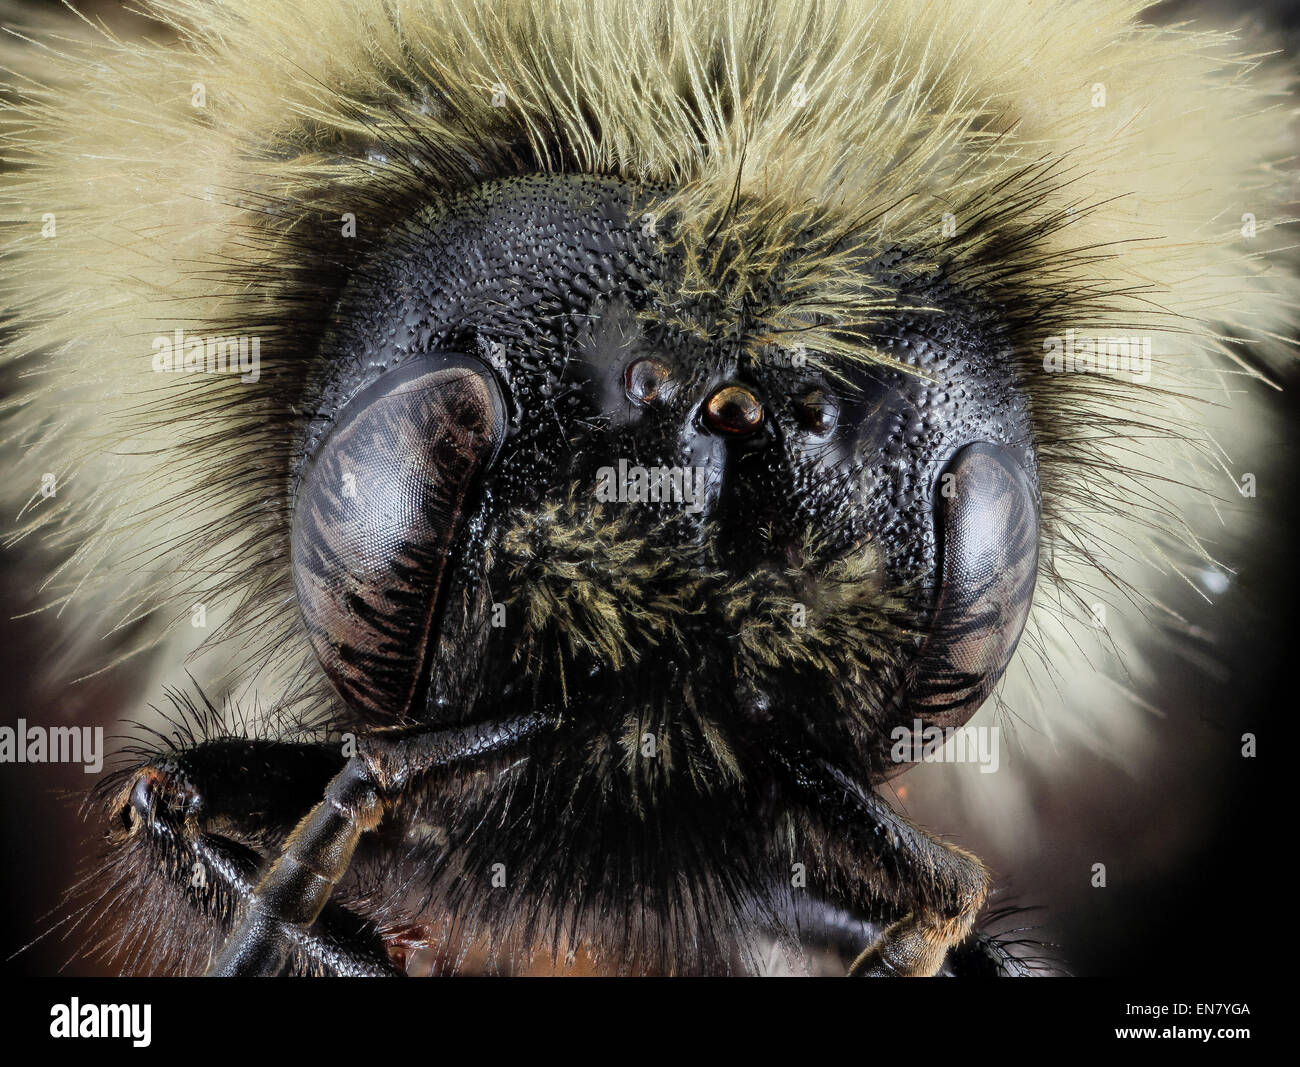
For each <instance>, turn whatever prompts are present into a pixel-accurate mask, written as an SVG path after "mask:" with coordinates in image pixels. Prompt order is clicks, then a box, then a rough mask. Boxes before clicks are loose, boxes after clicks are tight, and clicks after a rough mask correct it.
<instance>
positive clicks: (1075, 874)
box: [0, 0, 1300, 979]
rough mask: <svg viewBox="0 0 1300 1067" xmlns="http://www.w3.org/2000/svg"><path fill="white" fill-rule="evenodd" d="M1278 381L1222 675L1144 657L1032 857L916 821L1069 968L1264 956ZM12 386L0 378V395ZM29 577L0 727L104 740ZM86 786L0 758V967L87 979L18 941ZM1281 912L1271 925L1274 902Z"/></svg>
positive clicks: (66, 842)
mask: <svg viewBox="0 0 1300 1067" xmlns="http://www.w3.org/2000/svg"><path fill="white" fill-rule="evenodd" d="M322 2H328V0H322ZM990 2H996V0H990ZM52 6H53V5H52V4H46V3H37V2H28V3H22V2H17V3H10V4H9V10H10V11H15V12H18V14H17V15H16V16H11V18H12V21H13V23H15V24H20V23H22V22H24V21H26V19H27V16H28V15H29V14H31V15H39V14H46V13H48V12H49V9H50V8H51V7H52ZM78 6H79V7H80V8H81V9H82V10H86V11H92V10H93V11H97V12H98V13H101V14H103V15H104V16H105V17H107V18H108V19H109V20H110V21H111V23H112V24H113V25H114V26H115V27H118V28H120V29H122V31H123V32H124V33H129V32H140V31H141V30H142V29H144V28H146V27H147V26H148V23H147V22H145V20H143V19H140V18H138V17H136V16H132V15H129V14H123V13H122V12H121V11H120V10H118V9H117V5H116V4H114V3H99V4H87V3H82V4H79V5H78ZM4 10H5V9H4V8H3V7H0V12H3V11H4ZM1215 10H1216V8H1215V5H1212V4H1204V3H1192V2H1182V0H1180V2H1177V3H1171V4H1165V5H1162V6H1161V7H1160V8H1159V9H1157V11H1155V12H1153V13H1152V15H1151V17H1152V18H1153V20H1155V21H1161V22H1177V21H1182V20H1183V19H1187V18H1196V17H1198V16H1200V15H1202V14H1204V13H1205V12H1206V11H1215ZM1243 20H1247V21H1250V22H1253V23H1254V24H1256V25H1260V26H1267V27H1269V28H1270V30H1271V32H1272V33H1273V35H1274V39H1275V40H1277V41H1278V42H1279V44H1281V45H1282V46H1284V47H1285V49H1286V50H1287V51H1288V52H1289V53H1290V54H1291V55H1295V54H1297V47H1298V46H1300V6H1293V5H1292V4H1290V3H1285V2H1281V0H1279V2H1268V3H1249V4H1246V3H1241V4H1234V5H1232V7H1231V8H1230V9H1227V15H1226V16H1221V17H1220V18H1219V19H1217V20H1216V21H1221V22H1223V21H1226V22H1227V23H1228V24H1241V22H1242V21H1243ZM1289 385H1290V388H1289V389H1288V390H1287V391H1284V392H1282V393H1275V392H1272V391H1270V390H1266V389H1264V388H1259V389H1257V390H1256V392H1257V393H1258V394H1259V395H1260V397H1261V398H1262V399H1261V403H1263V404H1265V405H1267V407H1268V409H1269V411H1270V412H1271V415H1272V418H1271V419H1270V420H1268V421H1269V424H1270V425H1271V426H1273V427H1275V428H1276V429H1275V430H1274V431H1272V432H1271V434H1270V437H1271V440H1272V443H1271V445H1270V446H1269V447H1268V448H1267V449H1266V453H1265V455H1266V458H1267V462H1266V465H1264V466H1262V467H1259V468H1257V469H1259V470H1261V471H1262V472H1266V473H1262V474H1261V476H1260V480H1259V495H1258V498H1257V500H1256V501H1255V504H1256V505H1257V507H1258V510H1259V511H1260V512H1262V513H1264V514H1265V515H1266V521H1265V523H1263V524H1262V526H1261V528H1260V529H1259V530H1258V532H1257V534H1256V536H1255V540H1254V543H1253V544H1251V545H1248V546H1246V548H1245V550H1244V551H1241V552H1240V553H1234V555H1233V562H1236V563H1239V565H1240V569H1239V572H1238V576H1237V579H1236V580H1235V582H1234V585H1233V587H1232V589H1231V590H1230V591H1229V593H1228V594H1227V595H1226V596H1224V597H1223V598H1221V599H1220V600H1219V602H1218V604H1217V605H1216V607H1215V609H1214V614H1215V615H1216V616H1218V617H1220V618H1223V619H1229V620H1233V621H1232V623H1231V624H1230V625H1228V626H1225V627H1223V628H1222V632H1221V633H1219V634H1217V635H1216V636H1217V643H1216V645H1215V647H1214V649H1213V653H1214V655H1215V656H1216V657H1217V658H1218V659H1219V660H1220V661H1221V663H1222V665H1223V670H1222V671H1221V672H1218V671H1216V672H1215V674H1216V675H1219V677H1217V678H1214V677H1207V676H1206V675H1204V674H1201V673H1199V672H1195V671H1193V670H1192V669H1191V668H1190V667H1189V666H1188V665H1187V663H1186V662H1185V661H1183V660H1182V659H1180V658H1178V657H1176V656H1174V655H1173V654H1172V653H1171V654H1169V655H1168V656H1167V657H1166V658H1165V659H1163V660H1161V659H1157V661H1156V664H1155V666H1156V672H1157V674H1158V675H1159V676H1160V677H1161V678H1162V679H1163V685H1164V692H1163V693H1162V694H1161V698H1160V703H1161V705H1162V706H1163V707H1164V708H1165V709H1167V711H1168V715H1167V717H1165V718H1164V719H1162V720H1160V721H1159V722H1158V724H1157V727H1156V729H1157V731H1158V734H1159V739H1160V746H1159V756H1158V758H1157V759H1156V760H1155V761H1154V762H1152V763H1150V764H1149V765H1148V766H1147V767H1146V768H1145V769H1144V770H1143V772H1142V773H1141V774H1139V775H1137V776H1131V775H1129V774H1128V773H1125V772H1123V771H1120V770H1117V769H1116V768H1114V767H1112V766H1109V765H1107V764H1105V763H1102V762H1100V761H1097V762H1095V763H1094V764H1093V765H1089V761H1088V760H1086V759H1084V758H1082V757H1081V761H1080V765H1079V766H1078V767H1077V768H1076V770H1077V773H1075V774H1073V775H1072V776H1071V780H1070V783H1069V784H1068V785H1066V786H1065V787H1061V786H1060V784H1059V783H1055V782H1052V781H1050V780H1043V781H1040V782H1037V783H1035V786H1034V802H1035V806H1036V808H1037V811H1038V813H1039V816H1040V819H1041V821H1042V823H1043V825H1044V827H1045V828H1046V833H1045V834H1044V835H1043V836H1044V844H1043V845H1042V847H1041V848H1040V849H1039V850H1038V854H1037V856H1036V857H1035V861H1034V862H1032V863H1028V864H1027V863H1025V862H1024V861H1023V859H1016V860H1015V861H1013V860H1012V859H1011V857H1009V856H1001V855H999V851H998V849H997V847H996V846H995V845H994V844H992V843H990V842H988V841H984V840H981V837H980V835H979V833H978V831H977V830H975V829H973V828H972V829H968V830H965V831H963V830H962V829H961V821H962V820H961V818H960V813H953V812H950V813H947V817H944V818H934V819H927V820H926V821H927V822H928V823H929V824H930V825H932V826H935V827H937V828H939V829H940V830H942V831H943V832H944V833H945V834H946V835H947V836H950V837H952V838H953V839H954V840H957V841H958V842H959V843H961V844H963V845H965V846H967V847H970V848H972V849H973V850H974V851H975V852H976V853H977V854H979V855H981V856H982V857H983V858H984V859H985V860H986V862H988V863H989V864H990V866H992V867H993V869H994V870H995V871H997V872H998V873H999V875H1001V876H1003V878H1002V881H1003V882H1004V884H1005V885H1006V886H1007V893H1006V899H1009V900H1013V901H1015V902H1018V903H1021V904H1024V905H1039V906H1041V910H1039V911H1037V912H1031V913H1030V914H1029V915H1027V916H1025V917H1024V919H1022V920H1021V921H1022V922H1023V921H1027V922H1031V923H1039V924H1041V929H1040V930H1039V931H1038V935H1039V936H1041V937H1043V938H1044V939H1046V940H1049V941H1051V942H1053V943H1054V944H1053V947H1052V948H1051V949H1050V952H1051V954H1052V955H1054V956H1055V957H1057V958H1058V959H1059V960H1061V961H1062V963H1063V965H1064V966H1065V968H1066V969H1067V970H1068V971H1070V972H1072V973H1074V974H1080V975H1132V976H1144V977H1149V978H1157V979H1158V978H1160V977H1164V976H1183V977H1185V976H1189V975H1194V974H1198V973H1203V972H1204V969H1205V968H1206V967H1207V966H1210V967H1216V968H1217V967H1222V966H1224V964H1225V962H1226V963H1227V964H1228V965H1229V966H1231V967H1232V968H1240V969H1241V970H1243V971H1249V970H1253V969H1254V967H1255V965H1256V964H1258V963H1261V962H1262V961H1264V960H1265V959H1267V958H1268V956H1270V955H1271V954H1273V953H1275V952H1277V950H1278V947H1279V946H1278V945H1277V943H1276V941H1275V935H1273V933H1272V932H1271V926H1270V925H1269V924H1268V922H1267V920H1266V919H1265V917H1264V915H1263V914H1261V913H1262V912H1265V909H1264V908H1263V907H1262V906H1261V903H1262V902H1261V897H1262V894H1264V893H1267V892H1270V891H1271V890H1272V889H1273V885H1274V883H1276V882H1280V881H1281V879H1280V878H1279V874H1280V872H1279V871H1278V869H1277V867H1278V864H1277V863H1276V862H1275V861H1274V858H1273V853H1274V851H1275V850H1276V849H1277V848H1278V841H1277V836H1278V835H1276V833H1275V831H1274V830H1273V829H1272V828H1271V827H1270V823H1272V822H1274V821H1275V820H1276V817H1277V809H1276V808H1275V807H1274V805H1273V804H1272V803H1271V802H1270V801H1269V799H1268V798H1269V797H1271V796H1272V794H1273V793H1274V791H1275V790H1277V789H1278V788H1279V787H1280V786H1281V785H1283V784H1284V783H1283V782H1279V781H1278V780H1277V779H1276V778H1275V777H1274V776H1276V775H1278V774H1280V773H1285V772H1283V771H1282V769H1281V768H1280V767H1279V765H1278V764H1277V762H1276V760H1273V759H1270V758H1269V755H1268V753H1269V752H1270V750H1271V749H1272V748H1273V747H1274V746H1275V745H1276V744H1277V740H1278V737H1277V730H1276V725H1277V724H1278V723H1280V721H1281V719H1282V716H1283V715H1285V714H1287V713H1289V712H1290V711H1291V710H1292V708H1293V707H1294V704H1295V701H1294V698H1293V695H1292V694H1293V685H1294V683H1293V680H1292V679H1291V678H1290V676H1289V675H1290V670H1291V669H1292V667H1293V664H1294V661H1295V651H1294V650H1295V647H1296V646H1295V641H1294V636H1295V632H1296V627H1295V622H1294V615H1295V606H1296V604H1297V598H1296V591H1297V582H1298V575H1300V567H1298V566H1297V564H1296V563H1295V562H1294V561H1293V560H1292V558H1291V551H1292V549H1291V537H1292V536H1293V531H1294V530H1295V529H1296V519H1297V503H1296V501H1297V499H1298V494H1297V490H1298V489H1300V456H1297V450H1296V446H1297V427H1300V418H1298V416H1300V398H1298V397H1297V389H1296V386H1297V385H1300V382H1298V381H1295V380H1293V381H1291V382H1290V383H1289ZM11 386H12V381H6V380H5V379H3V378H0V396H3V395H6V394H8V393H9V392H10V389H11ZM1243 469H1249V468H1243ZM42 577H43V575H41V574H37V573H32V572H31V571H30V570H25V569H24V568H23V563H22V561H21V560H20V559H18V558H17V556H16V553H14V552H0V709H2V710H0V724H5V725H12V724H13V723H14V720H16V719H17V718H19V717H26V718H28V719H29V720H30V721H33V722H37V723H41V724H43V725H51V726H52V725H57V724H61V723H76V724H79V725H80V724H86V723H90V722H102V723H103V724H104V726H105V727H106V733H108V734H112V733H113V732H114V731H115V730H116V729H118V728H119V727H118V720H119V717H120V716H121V715H123V714H127V715H129V714H131V711H132V709H131V707H130V706H129V705H126V704H125V703H124V702H125V701H126V700H127V699H133V698H134V694H133V686H132V684H131V682H132V679H131V678H130V677H129V672H130V670H131V668H129V667H128V668H124V669H123V671H122V672H121V673H120V674H116V675H115V674H109V675H105V676H101V677H98V678H94V679H90V680H87V681H85V682H82V683H79V684H77V685H74V686H69V687H65V688H63V689H60V690H59V691H58V692H56V693H47V692H41V691H40V690H39V689H38V687H37V676H36V665H38V664H41V663H43V662H46V653H47V647H46V641H47V636H46V634H45V632H43V628H42V624H41V620H40V619H39V618H14V616H17V615H20V614H22V613H25V612H27V611H29V610H31V609H32V608H33V607H34V606H36V605H37V604H39V603H40V600H39V596H38V595H37V586H38V584H39V582H40V580H41V579H42ZM1244 730H1251V731H1253V732H1254V733H1256V734H1257V736H1258V738H1259V745H1260V753H1261V755H1260V757H1259V758H1257V759H1254V760H1246V759H1242V758H1240V756H1239V755H1238V754H1237V753H1238V750H1239V747H1240V742H1239V740H1238V739H1239V737H1240V734H1241V733H1242V732H1243V731H1244ZM110 747H111V746H110ZM93 781H94V778H93V777H92V776H90V775H87V774H85V773H83V771H82V769H81V767H80V766H67V765H50V766H47V765H14V764H9V765H4V766H2V767H0V959H3V964H2V965H0V966H3V968H4V970H6V971H8V972H9V973H11V974H33V975H45V974H52V973H55V972H57V971H59V970H60V968H64V967H65V966H66V970H65V972H64V973H69V974H94V973H98V968H97V967H96V965H95V964H94V963H93V962H92V961H89V960H86V959H75V960H73V961H72V962H71V963H69V962H68V961H69V959H70V958H71V957H73V956H74V955H75V950H76V949H77V948H78V947H81V946H82V943H81V941H80V939H79V938H75V937H74V938H72V939H70V940H68V941H66V942H65V941H63V940H61V938H60V932H59V931H54V932H52V933H51V934H50V935H49V936H46V937H44V938H43V939H41V940H39V941H38V942H37V943H36V944H34V945H31V947H29V948H26V949H25V950H23V951H21V952H20V951H19V950H20V949H23V946H26V945H28V944H29V942H31V941H32V940H33V939H34V938H36V937H37V935H38V934H40V933H41V932H42V931H44V930H46V929H48V927H49V926H50V923H51V918H50V913H51V911H52V910H53V909H55V908H56V905H57V904H58V902H59V900H60V898H61V895H62V894H63V892H64V890H65V889H66V888H67V887H68V886H69V885H71V884H72V882H73V880H74V878H75V876H76V871H77V868H78V865H79V864H80V863H82V862H84V861H85V859H86V857H87V856H88V855H90V854H92V853H93V851H94V848H95V840H96V838H97V836H98V830H97V829H96V828H95V827H87V826H86V825H84V824H83V823H82V822H81V820H80V819H79V817H78V814H77V804H78V801H79V799H80V796H81V795H82V793H84V791H85V790H86V789H87V788H88V787H89V786H90V785H91V784H92V783H93ZM900 781H901V783H905V782H906V779H902V780H900ZM909 807H910V805H909ZM927 814H928V813H927ZM1099 859H1100V860H1103V861H1105V862H1106V863H1107V867H1108V874H1109V880H1110V886H1109V888H1108V889H1106V890H1100V891H1099V890H1095V889H1093V888H1091V886H1090V885H1089V883H1088V877H1087V872H1088V871H1089V869H1090V866H1091V864H1092V863H1094V862H1097V861H1098V860H1099ZM1279 918H1280V919H1281V920H1282V922H1281V923H1279V927H1281V928H1285V913H1282V914H1281V915H1280V916H1279ZM1238 927H1240V928H1241V930H1242V932H1243V934H1244V936H1243V937H1242V938H1240V939H1237V940H1234V942H1233V943H1232V945H1231V947H1230V949H1229V950H1228V958H1227V960H1226V961H1225V960H1223V959H1220V958H1215V956H1214V955H1212V954H1211V947H1210V943H1211V942H1212V941H1217V940H1219V939H1220V938H1221V937H1223V936H1224V935H1225V933H1228V932H1231V931H1232V930H1233V929H1234V928H1238ZM14 953H17V955H16V956H15V955H13V954H14Z"/></svg>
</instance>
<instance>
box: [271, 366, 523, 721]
mask: <svg viewBox="0 0 1300 1067" xmlns="http://www.w3.org/2000/svg"><path fill="white" fill-rule="evenodd" d="M506 427H507V412H506V406H505V401H504V399H503V397H502V394H501V390H500V387H499V386H498V385H497V383H496V379H495V377H494V376H493V374H492V372H491V371H490V370H489V369H488V368H487V367H486V366H485V365H484V364H482V363H480V362H479V361H478V360H477V359H474V358H472V357H470V356H464V355H460V354H456V353H449V352H435V353H429V354H426V355H420V356H415V357H413V358H411V359H408V360H406V361H405V362H403V363H402V364H401V365H400V366H398V367H396V368H394V369H393V370H390V371H388V372H387V373H385V374H383V375H382V376H381V377H380V378H378V379H377V380H376V381H375V382H373V383H372V384H371V385H369V386H368V387H367V388H365V389H363V390H362V391H361V392H360V393H359V394H357V396H356V397H354V398H353V399H352V400H351V401H349V402H348V404H347V406H346V407H345V408H344V409H343V412H342V414H341V415H340V416H339V418H338V420H337V421H336V423H335V424H334V426H333V428H332V429H331V430H330V432H329V434H328V435H327V436H326V437H325V439H324V440H323V441H322V442H321V444H320V447H319V448H318V449H317V450H316V453H315V455H314V456H313V457H312V459H311V462H310V464H309V465H308V466H307V468H306V471H305V473H304V475H303V478H302V481H301V483H300V485H299V489H298V495H297V500H296V503H295V508H294V517H293V530H292V535H291V538H292V539H291V557H292V564H293V576H294V586H295V589H296V591H297V595H298V606H299V609H300V611H301V612H302V618H303V622H304V623H305V624H306V629H307V635H308V638H309V639H310V641H311V644H312V648H313V649H314V650H315V652H316V656H317V658H318V659H319V660H320V662H321V666H322V667H323V668H324V669H325V673H326V675H327V676H328V677H329V679H330V681H331V682H332V683H333V684H334V686H335V688H336V689H337V690H338V691H339V694H340V695H341V696H342V697H343V699H344V700H345V701H347V703H348V704H349V706H350V707H352V708H353V710H355V711H356V712H358V713H359V714H361V715H362V716H363V717H365V718H367V719H369V720H370V721H378V722H391V721H393V720H394V719H397V718H401V717H404V716H406V715H408V714H409V713H410V712H411V711H412V709H413V706H414V705H415V704H416V703H417V702H418V698H419V695H420V693H421V690H422V686H423V684H424V682H425V678H424V671H425V669H426V666H427V661H428V659H429V657H430V653H431V648H430V644H431V642H432V640H433V634H434V620H435V614H436V611H437V607H438V595H439V592H440V590H441V587H442V584H443V576H444V574H445V573H446V572H447V563H448V557H449V555H450V552H451V548H452V543H453V542H454V541H455V539H456V536H457V534H458V533H459V531H460V530H461V529H462V527H463V526H464V521H465V518H466V516H467V515H468V514H469V513H470V512H471V511H472V510H473V507H474V504H475V502H476V500H477V499H478V496H477V493H476V491H475V490H476V488H477V486H478V484H479V483H480V480H481V476H482V474H483V472H484V471H485V469H486V468H487V467H488V465H489V464H490V463H491V462H492V460H493V459H494V458H495V456H496V454H497V451H498V450H499V449H500V447H501V442H502V441H503V439H504V438H505V433H506Z"/></svg>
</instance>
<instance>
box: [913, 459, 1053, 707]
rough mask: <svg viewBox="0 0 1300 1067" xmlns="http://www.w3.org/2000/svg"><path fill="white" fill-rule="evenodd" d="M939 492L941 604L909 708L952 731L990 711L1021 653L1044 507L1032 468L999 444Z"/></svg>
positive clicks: (961, 463)
mask: <svg viewBox="0 0 1300 1067" xmlns="http://www.w3.org/2000/svg"><path fill="white" fill-rule="evenodd" d="M939 484H940V488H939V494H938V499H937V502H936V504H937V508H936V512H937V513H936V532H937V533H938V536H939V543H940V544H939V550H940V558H941V565H940V575H941V579H940V584H939V598H938V603H937V605H936V607H935V614H934V618H933V621H932V624H931V627H930V632H929V635H928V636H927V638H926V640H925V643H924V644H923V645H922V647H921V652H920V656H919V659H918V661H917V665H916V668H915V675H914V680H913V682H912V685H911V698H910V704H911V706H912V708H913V709H914V710H915V711H916V712H917V714H918V715H919V716H920V717H921V718H923V719H924V720H925V721H926V722H927V723H932V724H935V725H939V726H943V727H948V726H960V725H962V724H963V723H965V722H966V720H967V719H969V718H970V717H971V716H972V715H973V714H974V713H975V711H976V710H977V709H978V708H979V706H980V705H981V704H983V703H984V700H985V699H986V698H987V697H988V695H989V693H991V692H992V691H993V686H994V685H995V684H997V681H998V679H999V678H1001V677H1002V673H1003V672H1004V671H1005V670H1006V668H1007V664H1009V663H1010V662H1011V656H1012V654H1013V653H1014V652H1015V650H1016V644H1017V642H1018V641H1019V640H1020V633H1021V631H1022V630H1023V629H1024V627H1025V619H1026V618H1027V617H1028V615H1029V604H1030V601H1031V600H1032V599H1033V595H1034V582H1035V579H1036V577H1037V573H1038V505H1037V498H1036V495H1035V492H1034V488H1033V485H1032V483H1031V481H1030V479H1029V476H1028V475H1027V474H1026V473H1025V470H1024V468H1022V467H1021V465H1020V464H1019V463H1018V462H1017V461H1016V459H1015V457H1014V456H1013V455H1012V454H1011V453H1010V452H1009V451H1008V450H1006V449H1004V448H1001V447H999V446H997V445H992V444H983V443H980V444H972V445H967V446H966V447H965V448H963V449H961V451H959V452H958V453H957V454H956V455H955V456H954V457H953V460H952V462H951V463H950V464H949V465H948V468H947V471H946V472H945V473H944V475H943V476H942V477H941V478H940V483H939Z"/></svg>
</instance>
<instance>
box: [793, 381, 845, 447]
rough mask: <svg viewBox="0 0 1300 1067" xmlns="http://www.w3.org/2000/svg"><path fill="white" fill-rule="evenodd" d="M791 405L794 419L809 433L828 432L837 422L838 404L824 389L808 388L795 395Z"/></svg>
mask: <svg viewBox="0 0 1300 1067" xmlns="http://www.w3.org/2000/svg"><path fill="white" fill-rule="evenodd" d="M792 406H793V408H794V417H795V421H796V422H798V423H799V425H800V426H801V427H803V429H805V430H807V431H808V432H809V433H813V434H817V435H819V436H820V435H823V434H828V433H830V432H831V431H832V430H833V429H835V424H836V423H837V422H839V418H840V408H839V405H838V404H836V403H835V401H834V400H833V399H832V398H831V396H830V395H829V394H828V393H827V392H826V391H825V390H824V389H809V390H808V391H807V392H806V393H803V394H802V395H800V396H798V397H796V398H795V400H794V403H793V405H792Z"/></svg>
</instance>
